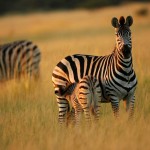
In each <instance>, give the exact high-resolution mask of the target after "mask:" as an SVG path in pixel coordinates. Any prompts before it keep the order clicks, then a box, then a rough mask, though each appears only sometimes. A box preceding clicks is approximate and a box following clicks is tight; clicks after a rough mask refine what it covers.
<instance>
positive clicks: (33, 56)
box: [0, 40, 41, 81]
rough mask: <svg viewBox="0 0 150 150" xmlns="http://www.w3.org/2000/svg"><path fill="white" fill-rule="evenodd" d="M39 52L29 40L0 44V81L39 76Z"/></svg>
mask: <svg viewBox="0 0 150 150" xmlns="http://www.w3.org/2000/svg"><path fill="white" fill-rule="evenodd" d="M40 60H41V53H40V50H39V48H38V47H37V46H36V45H35V44H33V43H32V42H31V41H26V40H24V41H15V42H13V43H8V44H4V45H0V81H2V80H8V79H13V78H20V77H21V76H22V75H23V76H27V77H32V76H34V77H38V76H39V63H40Z"/></svg>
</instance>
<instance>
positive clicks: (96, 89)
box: [65, 76, 101, 125]
mask: <svg viewBox="0 0 150 150" xmlns="http://www.w3.org/2000/svg"><path fill="white" fill-rule="evenodd" d="M65 96H66V99H67V100H68V101H70V103H71V105H72V107H73V109H74V110H75V123H76V124H77V125H78V124H79V120H80V114H81V112H82V111H83V112H84V115H85V119H86V121H87V122H90V120H91V114H90V111H91V112H92V114H93V115H94V117H95V120H99V116H100V102H101V88H100V84H99V81H98V80H97V79H96V78H95V77H91V76H84V77H83V78H82V79H81V80H80V81H79V83H76V82H75V83H73V84H71V85H70V86H69V87H68V89H67V91H66V93H65ZM73 119H74V118H73Z"/></svg>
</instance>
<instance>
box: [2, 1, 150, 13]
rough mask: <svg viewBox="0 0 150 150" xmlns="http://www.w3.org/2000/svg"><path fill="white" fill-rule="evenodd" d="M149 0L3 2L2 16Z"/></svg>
mask: <svg viewBox="0 0 150 150" xmlns="http://www.w3.org/2000/svg"><path fill="white" fill-rule="evenodd" d="M133 1H134V2H135V1H142V2H143V1H145V2H146V1H147V2H148V1H149V0H13V1H12V0H1V1H0V6H2V7H1V9H0V14H5V13H12V12H28V11H37V10H38V11H39V10H40V11H43V10H44V11H45V10H56V9H57V10H58V9H72V8H98V7H103V6H110V5H119V4H121V3H125V2H133Z"/></svg>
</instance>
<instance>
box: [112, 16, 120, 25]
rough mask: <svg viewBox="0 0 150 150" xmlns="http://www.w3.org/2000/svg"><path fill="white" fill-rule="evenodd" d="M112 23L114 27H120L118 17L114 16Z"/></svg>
mask: <svg viewBox="0 0 150 150" xmlns="http://www.w3.org/2000/svg"><path fill="white" fill-rule="evenodd" d="M111 24H112V26H113V27H114V28H118V27H119V23H118V19H117V18H116V17H114V18H112V20H111Z"/></svg>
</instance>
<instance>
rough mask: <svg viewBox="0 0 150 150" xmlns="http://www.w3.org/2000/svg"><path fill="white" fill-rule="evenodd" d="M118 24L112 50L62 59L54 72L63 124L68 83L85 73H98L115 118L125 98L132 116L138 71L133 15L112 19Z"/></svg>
mask: <svg viewBox="0 0 150 150" xmlns="http://www.w3.org/2000/svg"><path fill="white" fill-rule="evenodd" d="M111 24H112V26H113V27H114V28H115V35H116V44H115V47H114V50H113V51H112V53H111V54H109V55H105V56H93V55H84V54H75V55H71V56H67V57H65V58H64V59H62V60H61V61H60V62H59V63H58V64H57V65H56V66H55V68H54V70H53V72H52V82H53V85H54V92H55V95H56V98H57V103H58V107H59V116H58V120H59V122H60V123H61V124H62V123H63V122H65V118H66V117H65V116H66V114H67V112H68V109H69V103H68V101H67V99H66V98H65V96H64V94H65V92H66V90H67V87H68V86H69V85H71V84H72V83H74V82H79V81H80V79H81V78H82V77H84V76H86V75H88V76H93V77H95V78H96V79H97V80H98V81H99V83H100V87H101V90H102V99H101V102H102V103H111V106H112V110H113V113H114V116H115V118H119V102H120V100H123V101H124V102H125V107H126V111H127V112H128V113H129V118H133V114H134V102H135V89H136V85H137V79H136V74H135V71H134V69H133V63H132V41H131V30H130V26H131V25H132V24H133V18H132V16H128V17H127V18H126V19H125V18H124V17H123V16H121V17H120V19H119V21H118V19H117V18H116V17H114V18H112V20H111Z"/></svg>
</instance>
